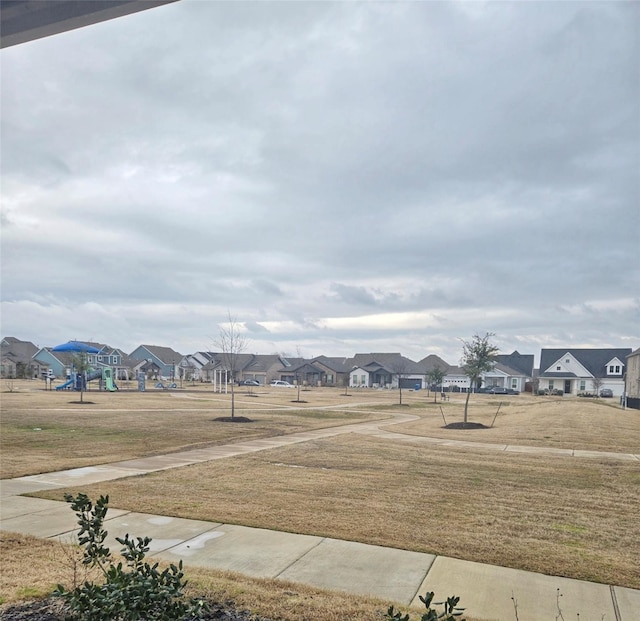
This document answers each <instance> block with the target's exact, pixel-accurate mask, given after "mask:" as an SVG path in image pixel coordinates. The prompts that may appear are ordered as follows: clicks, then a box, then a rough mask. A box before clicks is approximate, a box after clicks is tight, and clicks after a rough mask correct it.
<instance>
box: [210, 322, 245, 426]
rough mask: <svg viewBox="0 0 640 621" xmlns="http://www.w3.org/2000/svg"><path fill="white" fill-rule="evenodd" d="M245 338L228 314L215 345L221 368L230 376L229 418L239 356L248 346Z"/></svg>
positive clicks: (232, 403) (239, 327) (233, 398)
mask: <svg viewBox="0 0 640 621" xmlns="http://www.w3.org/2000/svg"><path fill="white" fill-rule="evenodd" d="M248 344H249V342H248V340H247V338H246V337H245V336H244V334H242V332H241V326H240V324H239V323H238V322H237V321H236V318H235V317H232V316H231V313H228V321H227V323H226V324H225V325H223V326H221V327H220V335H219V336H218V341H217V343H216V345H217V347H218V349H220V352H221V354H222V366H223V367H224V369H225V370H226V371H228V373H229V375H230V376H231V418H232V419H233V418H234V417H235V412H236V403H235V380H236V375H237V373H238V371H239V370H240V368H239V367H240V354H242V353H243V352H244V351H245V350H246V349H247V346H248Z"/></svg>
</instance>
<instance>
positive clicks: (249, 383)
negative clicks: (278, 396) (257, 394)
mask: <svg viewBox="0 0 640 621" xmlns="http://www.w3.org/2000/svg"><path fill="white" fill-rule="evenodd" d="M238 385H239V386H260V382H259V381H258V380H252V379H247V380H242V381H241V382H240V384H238Z"/></svg>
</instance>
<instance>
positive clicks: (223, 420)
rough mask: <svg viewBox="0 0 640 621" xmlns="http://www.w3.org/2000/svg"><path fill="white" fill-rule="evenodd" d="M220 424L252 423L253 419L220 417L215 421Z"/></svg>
mask: <svg viewBox="0 0 640 621" xmlns="http://www.w3.org/2000/svg"><path fill="white" fill-rule="evenodd" d="M213 420H214V421H216V422H219V423H252V422H253V420H252V419H251V418H247V417H246V416H233V417H231V416H218V418H214V419H213Z"/></svg>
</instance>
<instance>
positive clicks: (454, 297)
mask: <svg viewBox="0 0 640 621" xmlns="http://www.w3.org/2000/svg"><path fill="white" fill-rule="evenodd" d="M0 59H1V63H2V66H1V69H2V133H1V146H2V335H3V336H16V337H18V338H22V339H25V340H31V341H33V342H34V343H36V344H38V345H40V346H53V345H56V344H58V343H61V342H64V341H66V340H68V339H73V338H75V339H79V340H94V341H100V342H105V343H108V344H110V345H113V346H115V347H120V348H122V349H123V350H125V351H131V350H133V349H134V348H135V347H136V346H137V345H139V344H140V343H147V344H155V345H164V346H169V347H173V348H174V349H176V350H177V351H180V352H181V353H191V352H193V351H196V350H203V349H204V350H206V349H210V348H211V344H212V341H214V340H215V338H216V337H217V336H218V334H219V325H220V324H221V323H224V322H225V320H226V318H227V316H228V314H229V313H230V314H231V315H232V316H234V317H235V318H236V319H237V320H238V321H239V322H241V323H242V324H243V325H244V326H245V328H246V336H247V337H248V339H249V342H250V345H249V351H251V352H254V353H274V352H287V353H289V354H292V355H294V354H296V353H297V352H299V353H301V354H302V355H304V356H315V355H320V354H326V355H336V356H341V355H352V354H354V353H356V352H369V351H399V352H402V353H403V354H405V355H406V356H408V357H410V358H412V359H414V360H419V359H420V358H422V357H424V356H425V355H427V354H430V353H436V354H439V355H440V356H442V357H443V358H444V359H445V360H447V361H448V362H450V363H452V364H455V363H457V362H458V361H459V358H460V355H461V343H460V339H469V338H470V337H471V336H472V335H473V334H474V333H480V334H484V333H485V332H487V331H489V332H494V333H495V334H496V336H495V338H494V341H495V343H496V344H497V345H498V346H499V347H500V349H501V350H502V351H504V352H505V353H509V352H511V351H513V350H514V349H517V350H518V351H520V352H521V353H533V354H536V360H537V359H538V357H539V351H540V348H541V347H564V346H565V345H566V346H572V347H589V346H593V347H606V346H612V347H633V348H636V347H638V346H639V345H640V335H639V330H638V326H639V318H640V312H639V309H640V302H639V295H640V294H639V291H640V250H639V248H640V243H639V242H640V172H639V171H640V106H639V103H638V102H639V101H640V61H639V59H640V4H638V3H612V2H609V3H605V2H570V3H569V2H559V3H553V2H536V3H503V2H501V3H479V2H475V3H447V2H438V3H436V2H402V3H392V2H376V3H362V2H339V3H332V2H236V3H231V2H212V1H211V2H209V1H202V0H200V1H196V0H182V1H181V2H177V3H175V4H171V5H167V6H164V7H160V8H157V9H153V10H149V11H144V12H142V13H138V14H136V15H131V16H128V17H124V18H120V19H116V20H112V21H109V22H105V23H102V24H98V25H94V26H91V27H88V28H83V29H80V30H75V31H71V32H67V33H64V34H61V35H57V36H53V37H49V38H46V39H41V40H37V41H32V42H30V43H26V44H23V45H18V46H15V47H11V48H6V49H4V50H3V51H2V52H0Z"/></svg>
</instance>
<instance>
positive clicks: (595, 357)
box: [540, 347, 631, 377]
mask: <svg viewBox="0 0 640 621" xmlns="http://www.w3.org/2000/svg"><path fill="white" fill-rule="evenodd" d="M630 353H631V348H630V347H626V348H617V349H616V348H611V349H571V348H569V349H543V350H542V351H541V353H540V377H558V375H557V374H556V373H555V371H554V372H553V373H551V372H549V373H546V372H545V371H546V369H548V368H549V367H551V366H552V365H553V364H554V363H556V362H557V361H558V360H561V359H562V358H563V357H564V356H565V355H566V354H570V355H571V356H573V357H574V358H575V359H576V360H577V361H578V362H579V363H580V364H581V365H582V366H583V367H584V368H585V369H586V370H587V371H588V372H589V373H590V374H591V376H592V377H605V376H606V375H607V369H606V364H607V363H608V362H609V361H610V360H612V359H613V358H618V359H619V360H622V361H624V360H625V359H626V357H627V356H628V355H629V354H630ZM565 375H566V376H567V377H570V376H571V374H570V373H566V374H563V376H565ZM574 377H575V375H574Z"/></svg>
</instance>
